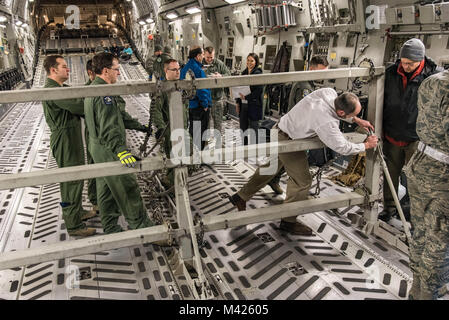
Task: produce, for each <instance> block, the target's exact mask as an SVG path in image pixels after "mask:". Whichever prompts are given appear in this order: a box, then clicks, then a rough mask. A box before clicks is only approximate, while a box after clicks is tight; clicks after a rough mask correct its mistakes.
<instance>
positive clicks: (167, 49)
mask: <svg viewBox="0 0 449 320" xmlns="http://www.w3.org/2000/svg"><path fill="white" fill-rule="evenodd" d="M164 53H168V54H171V47H170V46H165V47H164Z"/></svg>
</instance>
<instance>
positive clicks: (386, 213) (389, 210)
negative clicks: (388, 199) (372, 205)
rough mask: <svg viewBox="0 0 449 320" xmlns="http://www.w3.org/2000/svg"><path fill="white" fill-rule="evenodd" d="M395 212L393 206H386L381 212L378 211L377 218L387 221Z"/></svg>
mask: <svg viewBox="0 0 449 320" xmlns="http://www.w3.org/2000/svg"><path fill="white" fill-rule="evenodd" d="M395 214H397V210H396V208H394V207H387V208H386V209H384V211H382V212H381V213H379V216H378V218H379V219H380V220H382V221H384V222H388V221H390V220H391V218H392V217H393V215H395Z"/></svg>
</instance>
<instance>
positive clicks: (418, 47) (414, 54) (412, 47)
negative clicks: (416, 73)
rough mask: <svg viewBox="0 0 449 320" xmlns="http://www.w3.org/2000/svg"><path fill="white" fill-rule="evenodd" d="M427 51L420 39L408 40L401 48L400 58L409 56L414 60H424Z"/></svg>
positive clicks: (408, 57)
mask: <svg viewBox="0 0 449 320" xmlns="http://www.w3.org/2000/svg"><path fill="white" fill-rule="evenodd" d="M425 53H426V47H425V46H424V43H422V41H421V40H419V39H416V38H414V39H410V40H407V41H406V42H405V43H404V45H403V46H402V48H401V53H400V55H399V58H407V59H410V60H412V61H416V62H418V61H422V60H423V59H424V55H425Z"/></svg>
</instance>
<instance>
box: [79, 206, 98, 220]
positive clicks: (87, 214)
mask: <svg viewBox="0 0 449 320" xmlns="http://www.w3.org/2000/svg"><path fill="white" fill-rule="evenodd" d="M96 215H97V210H94V209H92V210H82V211H81V221H85V220H89V219H90V218H93V217H95V216H96Z"/></svg>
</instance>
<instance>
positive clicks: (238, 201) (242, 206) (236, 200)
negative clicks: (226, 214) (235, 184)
mask: <svg viewBox="0 0 449 320" xmlns="http://www.w3.org/2000/svg"><path fill="white" fill-rule="evenodd" d="M229 201H230V202H231V203H232V204H233V205H234V206H236V207H237V209H238V210H239V211H245V210H246V201H245V200H243V199H242V198H240V196H239V195H238V193H235V194H233V195H232V196H230V197H229Z"/></svg>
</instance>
